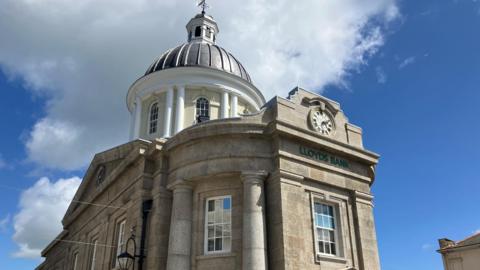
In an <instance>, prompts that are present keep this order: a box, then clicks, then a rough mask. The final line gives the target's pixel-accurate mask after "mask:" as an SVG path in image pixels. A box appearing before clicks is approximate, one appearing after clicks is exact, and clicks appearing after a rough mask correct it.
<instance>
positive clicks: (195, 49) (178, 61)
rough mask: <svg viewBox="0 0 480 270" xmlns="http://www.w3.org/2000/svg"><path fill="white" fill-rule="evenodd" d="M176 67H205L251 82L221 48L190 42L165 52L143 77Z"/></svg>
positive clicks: (243, 69)
mask: <svg viewBox="0 0 480 270" xmlns="http://www.w3.org/2000/svg"><path fill="white" fill-rule="evenodd" d="M176 67H206V68H213V69H217V70H221V71H225V72H227V73H230V74H233V75H236V76H238V77H240V78H242V79H244V80H246V81H248V82H250V83H251V82H252V81H251V79H250V75H248V73H247V71H246V70H245V68H244V67H243V65H242V64H241V63H240V62H239V61H238V60H237V59H236V58H235V57H234V56H233V55H232V54H231V53H229V52H227V51H226V50H225V49H223V48H222V47H220V46H218V45H215V44H210V43H206V42H197V41H192V42H188V43H184V44H182V45H180V46H177V47H175V48H173V49H170V50H168V51H166V52H165V53H164V54H162V55H161V56H160V57H159V58H157V59H156V60H155V61H154V62H153V64H152V65H150V67H149V68H148V70H147V72H146V73H145V75H148V74H151V73H153V72H156V71H160V70H164V69H169V68H176Z"/></svg>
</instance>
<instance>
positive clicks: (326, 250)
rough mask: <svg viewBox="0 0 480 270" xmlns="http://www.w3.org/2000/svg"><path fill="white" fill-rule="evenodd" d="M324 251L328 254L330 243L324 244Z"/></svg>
mask: <svg viewBox="0 0 480 270" xmlns="http://www.w3.org/2000/svg"><path fill="white" fill-rule="evenodd" d="M325 253H327V254H330V245H325Z"/></svg>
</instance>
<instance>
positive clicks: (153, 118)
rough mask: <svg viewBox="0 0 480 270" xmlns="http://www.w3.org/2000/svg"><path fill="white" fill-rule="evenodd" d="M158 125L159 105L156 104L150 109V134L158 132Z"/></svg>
mask: <svg viewBox="0 0 480 270" xmlns="http://www.w3.org/2000/svg"><path fill="white" fill-rule="evenodd" d="M157 125H158V103H156V102H155V103H153V104H152V106H151V107H150V119H149V126H148V133H149V134H153V133H155V132H157Z"/></svg>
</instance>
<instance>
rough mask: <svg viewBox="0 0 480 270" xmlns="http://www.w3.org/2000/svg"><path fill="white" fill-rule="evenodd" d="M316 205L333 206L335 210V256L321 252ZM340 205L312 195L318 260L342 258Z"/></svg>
mask: <svg viewBox="0 0 480 270" xmlns="http://www.w3.org/2000/svg"><path fill="white" fill-rule="evenodd" d="M315 203H319V204H323V205H327V206H331V207H332V210H333V220H334V227H335V228H334V229H333V233H334V241H335V254H329V253H323V252H320V249H319V246H318V244H319V243H318V242H319V235H318V233H317V226H316V219H315ZM339 209H340V207H339V205H338V204H337V203H332V202H330V201H327V200H325V198H324V196H315V195H312V200H311V213H312V229H313V235H314V246H315V254H316V256H315V258H316V260H317V259H318V257H332V258H342V252H341V244H342V243H340V241H339V240H340V237H341V236H340V233H341V230H340V226H341V224H340V220H339V217H340V215H339V213H338V212H339Z"/></svg>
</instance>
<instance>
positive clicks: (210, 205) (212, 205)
mask: <svg viewBox="0 0 480 270" xmlns="http://www.w3.org/2000/svg"><path fill="white" fill-rule="evenodd" d="M214 210H215V201H214V200H210V201H208V211H210V212H212V211H214Z"/></svg>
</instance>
